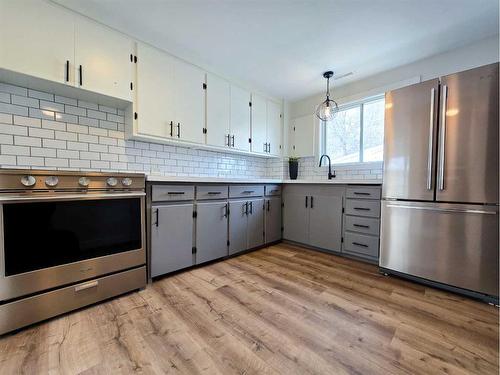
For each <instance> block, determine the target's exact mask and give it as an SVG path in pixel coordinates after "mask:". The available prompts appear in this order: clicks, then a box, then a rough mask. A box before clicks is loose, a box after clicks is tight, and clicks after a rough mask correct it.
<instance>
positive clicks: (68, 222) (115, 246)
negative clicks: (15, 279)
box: [3, 198, 142, 276]
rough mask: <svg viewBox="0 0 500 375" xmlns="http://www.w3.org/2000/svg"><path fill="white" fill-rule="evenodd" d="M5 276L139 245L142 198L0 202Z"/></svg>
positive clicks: (114, 252) (130, 248) (121, 250)
mask: <svg viewBox="0 0 500 375" xmlns="http://www.w3.org/2000/svg"><path fill="white" fill-rule="evenodd" d="M3 225H4V254H5V275H6V276H10V275H15V274H19V273H23V272H28V271H33V270H38V269H42V268H46V267H52V266H57V265H61V264H66V263H71V262H76V261H80V260H83V259H90V258H95V257H100V256H104V255H111V254H116V253H120V252H124V251H128V250H135V249H140V248H141V247H142V243H141V200H140V198H126V199H102V200H79V201H64V202H43V203H21V204H19V203H17V204H5V205H4V206H3Z"/></svg>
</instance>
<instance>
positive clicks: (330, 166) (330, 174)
mask: <svg viewBox="0 0 500 375" xmlns="http://www.w3.org/2000/svg"><path fill="white" fill-rule="evenodd" d="M324 157H327V158H328V179H329V180H331V179H332V178H335V171H333V174H332V161H331V160H330V157H329V156H328V155H326V154H324V155H321V157H320V158H319V166H320V167H321V162H322V161H323V158H324Z"/></svg>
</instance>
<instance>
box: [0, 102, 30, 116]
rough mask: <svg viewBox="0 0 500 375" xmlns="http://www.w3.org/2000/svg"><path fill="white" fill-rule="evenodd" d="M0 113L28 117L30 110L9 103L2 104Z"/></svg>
mask: <svg viewBox="0 0 500 375" xmlns="http://www.w3.org/2000/svg"><path fill="white" fill-rule="evenodd" d="M30 109H31V108H30ZM0 112H2V113H10V114H13V115H20V116H28V108H27V107H23V106H19V105H15V104H9V103H0Z"/></svg>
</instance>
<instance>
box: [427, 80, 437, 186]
mask: <svg viewBox="0 0 500 375" xmlns="http://www.w3.org/2000/svg"><path fill="white" fill-rule="evenodd" d="M435 97H436V89H435V88H434V87H433V88H432V89H431V108H430V111H429V148H428V151H427V152H428V153H427V190H432V154H433V152H432V151H433V144H434V105H435V103H434V101H435Z"/></svg>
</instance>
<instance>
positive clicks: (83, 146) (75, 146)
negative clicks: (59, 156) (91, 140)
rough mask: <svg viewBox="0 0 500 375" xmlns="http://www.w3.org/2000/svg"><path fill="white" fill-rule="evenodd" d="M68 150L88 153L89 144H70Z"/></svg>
mask: <svg viewBox="0 0 500 375" xmlns="http://www.w3.org/2000/svg"><path fill="white" fill-rule="evenodd" d="M67 146H68V150H78V151H88V150H89V144H88V143H83V142H68V143H67Z"/></svg>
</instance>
